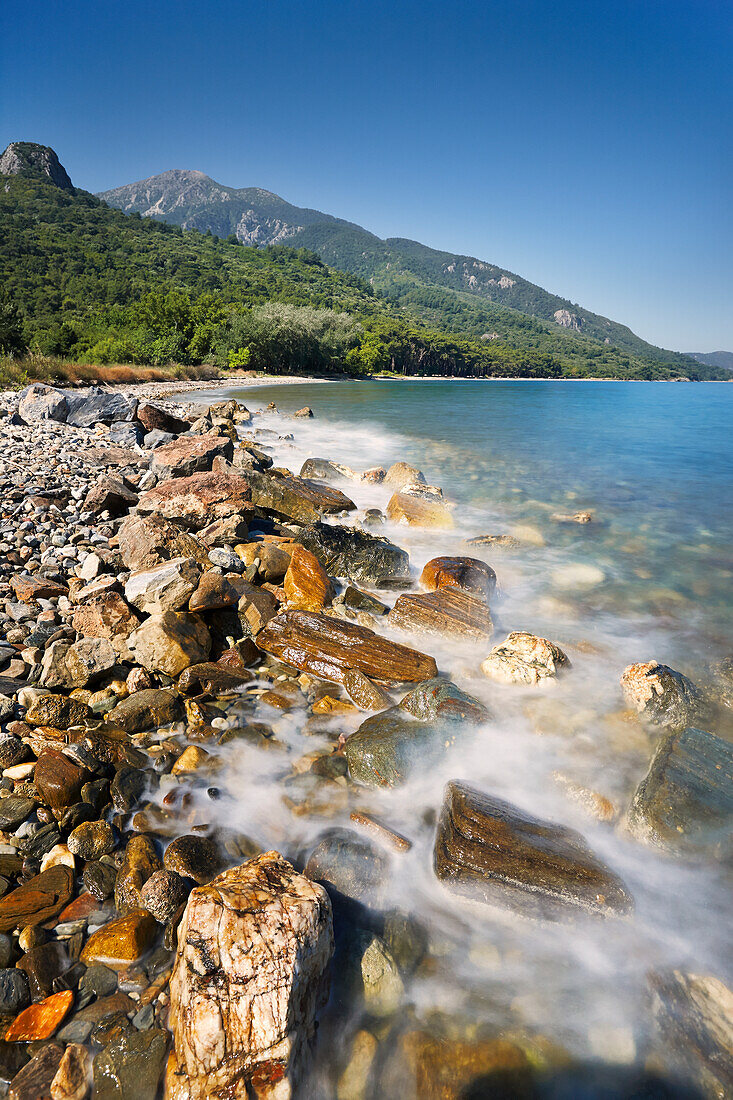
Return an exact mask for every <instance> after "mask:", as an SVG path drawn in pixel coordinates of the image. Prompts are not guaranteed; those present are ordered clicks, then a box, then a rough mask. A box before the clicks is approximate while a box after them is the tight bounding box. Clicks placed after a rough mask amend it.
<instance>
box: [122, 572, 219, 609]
mask: <svg viewBox="0 0 733 1100" xmlns="http://www.w3.org/2000/svg"><path fill="white" fill-rule="evenodd" d="M200 580H201V566H200V565H199V564H198V563H197V562H195V561H194V560H193V558H170V559H169V560H168V561H166V562H163V563H162V564H161V565H155V566H153V567H152V568H150V569H141V570H138V571H137V572H135V573H131V574H130V576H129V578H128V579H127V581H125V599H126V600H127V602H128V603H129V604H132V605H133V606H134V607H136V608H138V610H139V611H144V612H148V613H149V614H153V613H154V612H161V611H181V610H182V609H183V608H184V607H185V606H186V605H187V604H188V601H189V599H190V597H191V596H192V594H193V593H194V592H195V591H196V589H197V587H198V585H199V581H200Z"/></svg>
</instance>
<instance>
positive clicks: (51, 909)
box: [0, 864, 74, 932]
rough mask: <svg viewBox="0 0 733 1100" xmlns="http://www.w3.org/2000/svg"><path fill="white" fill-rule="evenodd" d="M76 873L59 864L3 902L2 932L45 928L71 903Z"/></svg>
mask: <svg viewBox="0 0 733 1100" xmlns="http://www.w3.org/2000/svg"><path fill="white" fill-rule="evenodd" d="M73 889H74V872H73V871H72V870H71V868H70V867H65V866H63V865H61V864H57V865H56V866H55V867H49V868H48V870H46V871H41V873H40V875H36V876H35V877H34V878H32V879H30V880H29V881H28V882H26V883H24V884H23V885H22V886H18V887H17V888H16V889H15V890H11V891H10V893H9V894H6V895H5V897H3V898H0V932H12V931H13V929H15V928H27V927H28V925H34V926H35V925H36V924H45V922H46V921H49V920H53V918H54V917H55V916H56V915H57V914H58V913H60V912H61V910H62V909H63V908H64V906H66V905H68V903H69V902H70V901H71V896H72V893H73Z"/></svg>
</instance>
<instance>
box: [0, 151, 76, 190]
mask: <svg viewBox="0 0 733 1100" xmlns="http://www.w3.org/2000/svg"><path fill="white" fill-rule="evenodd" d="M34 175H43V176H47V177H48V179H50V181H51V183H53V184H55V185H56V187H60V188H61V190H62V191H73V190H74V185H73V183H72V182H71V180H70V178H69V175H68V173H67V171H66V169H65V168H64V166H63V164H61V162H60V161H59V158H58V157H57V156H56V153H55V152H54V151H53V149H51V148H50V146H48V145H37V144H36V142H34V141H11V142H10V144H9V145H8V146H7V148H6V149H5V151H4V152H3V154H2V156H0V176H34Z"/></svg>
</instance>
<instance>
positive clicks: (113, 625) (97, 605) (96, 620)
mask: <svg viewBox="0 0 733 1100" xmlns="http://www.w3.org/2000/svg"><path fill="white" fill-rule="evenodd" d="M72 625H73V627H74V630H76V631H77V633H78V634H81V636H82V637H83V638H109V640H110V641H111V643H112V646H113V647H114V650H115V652H116V653H119V654H121V655H122V654H123V653H125V652H126V650H127V639H128V638H129V636H130V634H132V632H133V630H135V629H136V627H138V626H139V625H140V617H139V615H138V614H137V612H136V611H133V609H132V608H131V607H130V606H129V604H127V603H126V602H125V600H124V599H123V598H122V596H121V595H120V594H119V592H104V593H102V595H100V596H96V597H94V599H91V600H87V601H86V602H85V603H83V604H82V605H81V606H80V607H78V608H77V610H76V611H75V612H74V617H73V619H72Z"/></svg>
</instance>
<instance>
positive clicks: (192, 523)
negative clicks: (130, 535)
mask: <svg viewBox="0 0 733 1100" xmlns="http://www.w3.org/2000/svg"><path fill="white" fill-rule="evenodd" d="M252 511H253V509H252V499H251V495H250V484H249V481H248V480H247V478H245V477H242V476H241V475H239V474H221V473H202V474H191V476H190V477H177V478H173V479H172V480H170V481H163V482H161V484H160V485H156V486H155V488H153V489H148V491H147V492H146V493H143V495H142V496H141V497H140V503H139V504H138V512H139V513H140V515H151V514H155V515H156V516H161V517H162V518H163V519H170V520H174V521H176V522H178V523H180V524H181V525H182V526H183V527H187V528H189V529H191V530H193V531H198V530H200V529H201V528H202V527H206V526H207V525H208V524H210V523H212V522H213V521H214V520H216V519H223V518H224V517H226V516H233V515H238V516H245V517H246V516H249V515H251V514H252Z"/></svg>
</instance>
